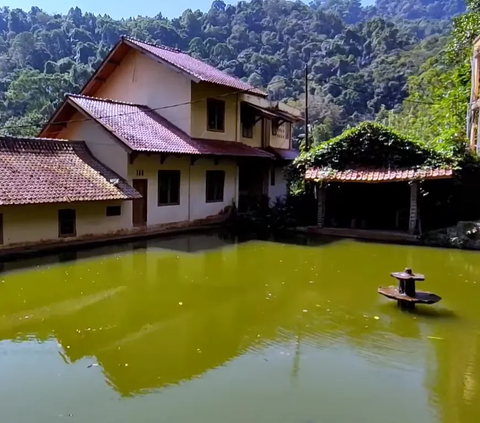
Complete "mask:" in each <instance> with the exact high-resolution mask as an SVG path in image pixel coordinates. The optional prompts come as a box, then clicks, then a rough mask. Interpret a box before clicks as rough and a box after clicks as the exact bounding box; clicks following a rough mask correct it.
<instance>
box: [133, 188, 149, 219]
mask: <svg viewBox="0 0 480 423" xmlns="http://www.w3.org/2000/svg"><path fill="white" fill-rule="evenodd" d="M132 185H133V188H135V189H136V190H137V191H138V192H139V193H140V195H141V196H142V198H137V199H135V200H133V226H134V227H141V226H146V225H147V204H148V202H147V198H148V196H147V194H148V180H147V179H134V180H133V181H132Z"/></svg>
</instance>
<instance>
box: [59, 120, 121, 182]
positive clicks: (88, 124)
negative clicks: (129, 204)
mask: <svg viewBox="0 0 480 423" xmlns="http://www.w3.org/2000/svg"><path fill="white" fill-rule="evenodd" d="M58 138H62V139H67V140H72V141H73V140H76V141H85V143H86V144H87V146H88V148H89V149H90V151H91V152H92V154H93V156H94V157H95V158H96V159H97V160H99V161H100V162H101V163H103V164H104V165H106V166H108V167H109V168H110V169H112V170H113V171H114V172H116V173H118V174H119V175H120V176H121V177H122V178H127V172H128V167H127V166H128V153H127V151H126V150H125V148H123V147H122V145H121V144H120V143H119V142H118V141H117V140H116V139H115V138H114V137H113V136H112V135H110V134H109V133H108V132H107V131H106V130H105V129H104V128H103V127H101V126H100V125H99V124H98V123H96V122H94V121H91V120H85V116H84V115H83V114H80V113H75V114H74V115H73V117H72V119H71V121H70V122H69V123H68V125H67V127H66V128H65V129H63V130H62V132H60V133H59V134H58Z"/></svg>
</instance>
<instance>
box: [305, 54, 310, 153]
mask: <svg viewBox="0 0 480 423" xmlns="http://www.w3.org/2000/svg"><path fill="white" fill-rule="evenodd" d="M308 150H310V145H309V140H308V62H307V63H305V151H308Z"/></svg>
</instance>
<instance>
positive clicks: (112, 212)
mask: <svg viewBox="0 0 480 423" xmlns="http://www.w3.org/2000/svg"><path fill="white" fill-rule="evenodd" d="M121 214H122V207H121V206H107V217H110V216H120V215H121Z"/></svg>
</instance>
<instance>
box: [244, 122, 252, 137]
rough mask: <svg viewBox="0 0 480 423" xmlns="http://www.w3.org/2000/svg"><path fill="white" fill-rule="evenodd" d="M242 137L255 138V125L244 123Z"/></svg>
mask: <svg viewBox="0 0 480 423" xmlns="http://www.w3.org/2000/svg"><path fill="white" fill-rule="evenodd" d="M242 137H243V138H253V124H252V123H251V122H248V123H247V122H243V123H242Z"/></svg>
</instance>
